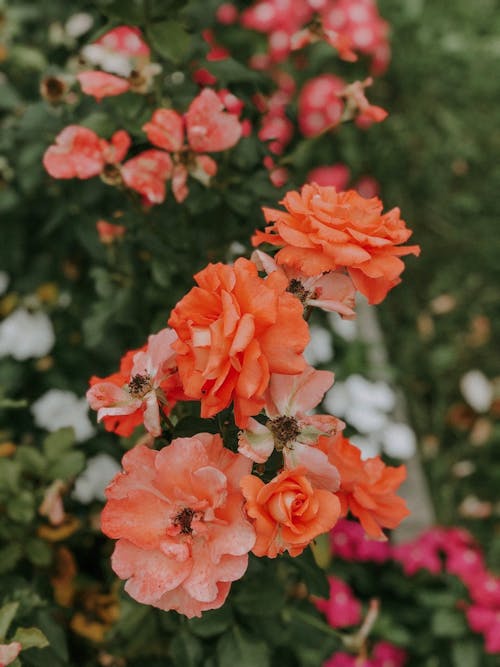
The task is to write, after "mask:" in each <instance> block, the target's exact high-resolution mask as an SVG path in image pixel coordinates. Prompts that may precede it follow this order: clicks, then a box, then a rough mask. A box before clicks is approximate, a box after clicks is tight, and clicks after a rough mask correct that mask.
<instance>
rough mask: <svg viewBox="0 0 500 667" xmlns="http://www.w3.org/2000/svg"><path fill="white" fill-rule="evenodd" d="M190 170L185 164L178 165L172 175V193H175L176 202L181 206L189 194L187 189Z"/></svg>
mask: <svg viewBox="0 0 500 667" xmlns="http://www.w3.org/2000/svg"><path fill="white" fill-rule="evenodd" d="M187 178H188V170H187V168H186V166H185V165H183V164H176V165H175V167H174V171H173V174H172V192H173V193H174V197H175V201H176V202H177V203H179V204H182V202H183V201H184V200H185V199H186V197H187V196H188V194H189V190H188V188H187V185H186V183H187Z"/></svg>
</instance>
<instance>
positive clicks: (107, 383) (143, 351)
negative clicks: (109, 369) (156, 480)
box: [87, 329, 184, 437]
mask: <svg viewBox="0 0 500 667" xmlns="http://www.w3.org/2000/svg"><path fill="white" fill-rule="evenodd" d="M176 340H177V336H176V334H175V332H174V331H172V329H163V330H162V331H160V332H159V333H157V334H153V335H152V336H149V338H148V343H147V345H145V346H144V347H142V348H140V349H139V350H132V351H130V352H127V354H126V355H125V356H124V357H123V358H122V361H121V363H120V371H119V372H118V373H114V374H113V375H110V376H108V377H106V378H98V377H92V378H91V379H90V384H91V387H90V389H89V390H88V392H87V400H88V402H89V404H90V407H91V408H92V409H93V410H97V417H98V420H99V421H101V420H103V421H104V425H105V427H106V429H107V430H108V431H114V432H115V433H118V434H119V435H124V436H129V435H131V434H132V432H133V430H134V428H135V427H136V426H138V425H139V424H142V423H144V426H145V427H146V430H147V431H148V432H149V433H150V434H151V435H153V436H155V437H157V436H159V435H161V432H162V429H161V422H160V417H161V414H160V408H161V411H162V412H163V413H164V414H166V415H168V414H169V412H170V411H171V410H172V408H173V406H174V405H175V402H176V400H178V399H182V398H184V396H183V393H182V391H181V389H180V382H179V376H178V374H177V367H176V359H175V352H174V350H173V347H172V345H173V344H174V342H175V341H176Z"/></svg>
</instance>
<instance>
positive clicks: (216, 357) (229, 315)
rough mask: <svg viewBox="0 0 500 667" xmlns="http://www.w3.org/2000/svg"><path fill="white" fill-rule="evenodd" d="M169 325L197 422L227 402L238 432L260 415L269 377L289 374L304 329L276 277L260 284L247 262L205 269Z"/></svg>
mask: <svg viewBox="0 0 500 667" xmlns="http://www.w3.org/2000/svg"><path fill="white" fill-rule="evenodd" d="M195 280H196V282H197V283H198V287H194V288H193V289H192V290H191V291H190V292H188V294H186V296H185V297H184V298H183V299H181V301H180V302H179V303H178V304H177V306H176V307H175V308H174V310H173V312H172V315H171V317H170V319H169V324H170V326H171V327H172V328H173V329H174V330H175V331H176V332H177V335H178V337H179V340H178V341H177V342H176V343H174V346H173V347H174V349H175V350H176V352H177V365H178V368H179V375H180V377H181V381H182V384H183V387H184V391H185V393H186V395H187V396H189V397H190V398H194V399H200V401H201V416H202V417H212V416H213V415H215V414H217V413H218V412H220V411H221V410H223V409H224V408H225V407H227V406H228V405H229V404H230V403H231V401H234V414H235V420H236V423H237V425H238V426H240V427H241V428H245V427H246V425H247V423H248V418H249V417H250V416H253V415H256V414H258V413H259V412H260V410H261V409H262V407H263V405H264V403H265V400H264V393H265V391H266V389H267V386H268V384H269V378H270V373H283V374H285V375H295V374H298V373H301V372H302V371H303V370H304V369H305V367H306V362H305V361H304V358H303V356H302V353H303V351H304V348H305V346H306V345H307V343H308V342H309V331H308V327H307V324H306V322H305V321H304V319H303V316H302V304H301V303H300V301H299V300H298V299H297V298H296V297H294V296H293V295H292V294H290V293H289V292H287V291H286V289H287V287H288V281H287V280H286V278H284V277H283V276H281V275H278V274H277V272H275V273H273V274H272V275H271V276H269V277H268V278H267V279H266V280H263V279H262V278H259V276H258V273H257V268H256V266H255V264H253V262H250V261H249V260H247V259H243V258H240V259H237V260H236V262H235V263H234V265H233V266H229V265H225V264H209V265H208V266H207V267H206V268H205V269H203V270H202V271H200V272H199V273H198V274H196V275H195Z"/></svg>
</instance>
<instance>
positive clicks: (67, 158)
mask: <svg viewBox="0 0 500 667" xmlns="http://www.w3.org/2000/svg"><path fill="white" fill-rule="evenodd" d="M43 166H44V167H45V169H46V170H47V172H48V173H49V174H50V175H51V176H52V177H53V178H81V179H87V178H91V177H92V176H97V175H98V174H100V173H101V171H102V169H103V167H104V158H103V155H102V150H101V142H100V139H99V137H98V136H97V134H96V133H95V132H93V131H92V130H89V129H87V128H86V127H81V126H79V125H68V127H65V128H64V130H62V132H60V133H59V134H58V135H57V137H56V142H55V144H54V145H53V146H50V147H49V148H48V149H47V150H46V151H45V155H44V156H43Z"/></svg>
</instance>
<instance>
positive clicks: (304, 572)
mask: <svg viewBox="0 0 500 667" xmlns="http://www.w3.org/2000/svg"><path fill="white" fill-rule="evenodd" d="M289 561H290V563H291V564H292V565H294V566H295V567H296V568H297V569H298V570H299V572H300V575H301V577H302V579H303V580H304V583H305V584H306V586H307V588H308V590H309V592H310V593H311V594H312V595H317V596H318V597H321V598H325V599H326V598H328V596H329V595H330V585H329V583H328V578H327V576H326V573H325V572H324V571H323V570H322V569H321V568H320V567H319V565H318V564H317V563H316V561H315V560H314V556H313V553H312V551H311V549H310V548H309V547H308V548H307V549H306V550H305V551H303V552H302V553H301V554H300V556H297V557H296V558H291V559H289Z"/></svg>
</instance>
